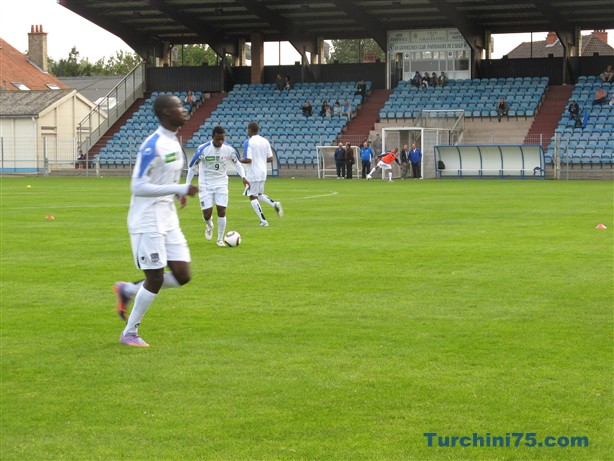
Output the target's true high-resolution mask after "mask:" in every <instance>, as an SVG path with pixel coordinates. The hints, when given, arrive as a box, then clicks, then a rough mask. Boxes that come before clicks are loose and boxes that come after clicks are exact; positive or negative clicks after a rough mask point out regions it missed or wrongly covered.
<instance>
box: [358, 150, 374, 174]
mask: <svg viewBox="0 0 614 461" xmlns="http://www.w3.org/2000/svg"><path fill="white" fill-rule="evenodd" d="M373 157H375V154H374V153H373V149H371V147H369V143H368V142H367V141H365V142H363V143H362V147H361V148H360V161H361V162H362V179H365V178H366V177H367V173H368V172H369V170H371V159H373Z"/></svg>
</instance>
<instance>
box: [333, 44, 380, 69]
mask: <svg viewBox="0 0 614 461" xmlns="http://www.w3.org/2000/svg"><path fill="white" fill-rule="evenodd" d="M332 45H333V51H332V52H331V54H330V56H329V58H328V59H327V60H326V62H327V63H328V64H330V63H332V62H335V61H338V62H340V63H344V64H350V63H358V62H364V56H365V53H375V55H376V57H377V58H379V59H380V60H381V61H385V60H386V55H385V53H384V51H383V50H382V49H381V48H380V46H379V45H378V44H377V42H376V41H375V40H373V39H372V38H367V39H353V40H333V42H332Z"/></svg>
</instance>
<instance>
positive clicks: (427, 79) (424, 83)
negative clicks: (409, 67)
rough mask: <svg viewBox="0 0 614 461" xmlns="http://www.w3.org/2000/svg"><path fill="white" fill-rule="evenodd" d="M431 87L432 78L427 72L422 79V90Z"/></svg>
mask: <svg viewBox="0 0 614 461" xmlns="http://www.w3.org/2000/svg"><path fill="white" fill-rule="evenodd" d="M429 86H431V78H430V77H429V73H428V72H425V73H424V76H423V77H422V84H421V85H420V89H421V90H426V89H427V88H428V87H429Z"/></svg>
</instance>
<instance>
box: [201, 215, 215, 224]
mask: <svg viewBox="0 0 614 461" xmlns="http://www.w3.org/2000/svg"><path fill="white" fill-rule="evenodd" d="M203 221H205V225H206V226H207V227H213V218H209V219H205V217H204V216H203Z"/></svg>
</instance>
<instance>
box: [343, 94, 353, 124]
mask: <svg viewBox="0 0 614 461" xmlns="http://www.w3.org/2000/svg"><path fill="white" fill-rule="evenodd" d="M341 116H342V117H347V118H348V120H350V119H351V118H352V106H351V105H350V102H349V101H348V100H347V99H345V100H344V101H343V106H342V107H341Z"/></svg>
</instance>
